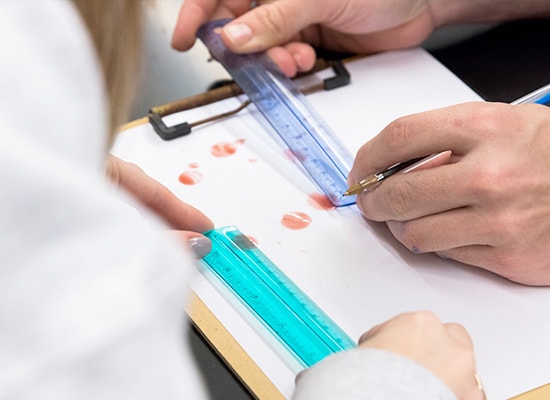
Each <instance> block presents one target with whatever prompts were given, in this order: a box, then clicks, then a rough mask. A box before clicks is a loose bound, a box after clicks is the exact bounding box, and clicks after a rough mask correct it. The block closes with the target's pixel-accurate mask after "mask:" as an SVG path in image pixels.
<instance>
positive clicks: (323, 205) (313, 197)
mask: <svg viewBox="0 0 550 400" xmlns="http://www.w3.org/2000/svg"><path fill="white" fill-rule="evenodd" d="M307 202H308V203H309V205H310V206H312V207H313V208H317V209H318V210H332V209H333V208H335V206H334V204H333V203H332V201H330V199H329V198H328V196H327V195H325V194H321V193H312V194H310V195H309V197H308V198H307Z"/></svg>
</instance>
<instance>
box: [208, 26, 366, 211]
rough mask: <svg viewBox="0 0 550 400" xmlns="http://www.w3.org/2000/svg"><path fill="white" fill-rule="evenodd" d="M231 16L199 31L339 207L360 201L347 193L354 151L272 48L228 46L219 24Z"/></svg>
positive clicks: (210, 49) (213, 51)
mask: <svg viewBox="0 0 550 400" xmlns="http://www.w3.org/2000/svg"><path fill="white" fill-rule="evenodd" d="M228 21H229V20H228V19H224V20H217V21H211V22H208V23H206V24H204V25H203V26H201V28H200V29H199V31H198V33H197V36H198V37H199V38H200V39H201V40H202V41H203V43H204V44H205V45H206V47H207V48H208V50H209V51H210V53H211V54H212V57H213V58H215V59H216V60H218V61H219V62H220V63H221V64H222V65H223V66H224V68H225V69H226V70H227V71H228V72H229V74H230V75H231V76H232V78H233V79H234V80H235V82H236V83H237V84H238V85H239V86H240V88H241V89H242V90H243V91H244V93H245V94H246V95H247V96H248V98H249V99H250V100H251V101H252V102H253V103H254V105H255V106H256V107H257V108H258V109H259V110H260V112H261V113H262V114H263V116H264V117H265V118H266V119H267V121H268V122H269V124H270V125H271V126H272V127H273V128H274V130H275V132H276V133H277V134H278V136H279V137H280V138H281V139H282V140H283V141H284V142H285V144H286V145H287V146H288V148H289V149H290V150H291V151H292V152H293V153H294V155H295V156H296V159H297V160H298V161H299V162H300V163H301V164H302V166H303V167H304V169H305V170H306V171H307V173H308V174H309V175H310V176H311V178H312V179H313V181H314V182H315V183H316V184H317V186H318V187H319V188H320V189H321V190H322V191H323V192H324V193H325V194H326V195H327V197H328V198H329V199H330V200H331V201H332V203H333V204H334V205H335V206H346V205H350V204H354V203H355V196H350V197H344V196H343V193H344V192H345V191H346V190H347V181H346V179H347V176H348V173H349V171H350V169H351V165H352V162H353V157H352V156H351V154H350V153H349V152H348V151H346V149H345V148H344V146H342V144H341V143H340V142H339V141H338V140H337V139H336V137H335V135H334V134H333V133H332V132H331V131H330V129H329V127H328V126H327V124H326V123H325V122H324V121H323V120H322V119H321V118H320V117H319V116H318V115H317V114H316V113H315V111H314V110H313V108H312V107H311V106H310V105H309V104H308V103H307V101H306V99H305V96H304V95H303V94H302V93H301V92H300V90H299V89H298V87H297V86H296V85H295V84H294V82H292V81H291V80H290V79H289V78H287V77H286V76H285V75H284V74H283V73H282V72H281V71H280V70H279V68H278V67H277V65H275V63H274V62H273V61H271V59H270V58H269V57H268V56H267V54H266V53H264V52H262V53H254V54H244V55H239V54H235V53H233V52H231V51H230V50H229V49H227V47H226V46H225V45H224V44H223V42H222V40H221V37H220V35H219V34H218V33H217V32H215V29H216V28H219V27H221V26H223V25H225V24H226V23H227V22H228Z"/></svg>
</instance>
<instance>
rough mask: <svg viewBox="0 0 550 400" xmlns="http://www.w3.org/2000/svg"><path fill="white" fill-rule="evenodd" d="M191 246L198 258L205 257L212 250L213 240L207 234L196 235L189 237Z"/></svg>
mask: <svg viewBox="0 0 550 400" xmlns="http://www.w3.org/2000/svg"><path fill="white" fill-rule="evenodd" d="M189 247H190V248H191V250H192V251H193V253H195V256H196V257H197V258H203V257H204V256H205V255H207V254H208V253H210V250H212V242H211V241H210V239H208V238H207V237H206V236H194V237H192V238H191V239H189Z"/></svg>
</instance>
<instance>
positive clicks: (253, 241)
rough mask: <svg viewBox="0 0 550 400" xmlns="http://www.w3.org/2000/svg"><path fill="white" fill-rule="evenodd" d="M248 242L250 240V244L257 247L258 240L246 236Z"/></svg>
mask: <svg viewBox="0 0 550 400" xmlns="http://www.w3.org/2000/svg"><path fill="white" fill-rule="evenodd" d="M246 237H247V238H248V240H250V241H251V242H252V243H254V245H255V246H258V239H256V238H255V237H254V236H248V235H247V236H246Z"/></svg>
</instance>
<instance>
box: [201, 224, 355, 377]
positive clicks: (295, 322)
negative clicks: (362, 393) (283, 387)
mask: <svg viewBox="0 0 550 400" xmlns="http://www.w3.org/2000/svg"><path fill="white" fill-rule="evenodd" d="M206 236H208V237H209V238H210V240H211V241H212V250H211V251H210V253H209V254H208V255H206V257H204V258H203V260H202V261H201V264H202V266H203V267H204V268H206V269H207V270H208V271H209V272H211V273H212V274H211V275H213V276H214V277H215V278H216V279H217V280H218V281H220V282H222V283H223V285H224V286H225V287H227V288H228V289H229V291H230V292H231V293H233V294H234V295H235V296H236V298H238V299H239V300H240V301H241V302H242V304H244V305H245V309H247V310H249V311H250V313H251V314H252V315H253V316H254V318H256V319H257V320H259V321H260V322H261V324H262V325H263V326H265V327H266V328H267V331H268V332H269V333H270V334H272V335H273V336H274V337H275V338H276V339H277V340H278V342H279V343H281V344H282V345H283V348H285V349H286V350H287V351H288V353H289V354H290V356H292V357H293V359H295V360H296V361H297V362H298V363H299V364H300V365H302V366H303V367H310V366H312V365H313V364H315V363H316V362H318V361H320V360H322V359H323V358H324V357H326V356H328V355H330V354H333V353H336V352H339V351H342V350H345V349H351V348H354V347H355V346H356V344H355V342H354V341H353V340H351V338H350V337H349V336H348V335H347V334H346V333H345V332H344V331H343V330H342V329H341V328H340V327H339V326H338V325H337V324H336V323H335V322H334V321H333V320H332V319H331V318H330V317H328V316H327V315H326V314H325V313H324V312H323V311H322V310H321V309H320V308H319V307H318V306H317V305H316V304H315V303H314V302H313V301H312V300H311V299H310V298H309V297H308V296H307V295H306V294H305V293H304V292H303V291H302V290H301V289H300V288H299V287H298V286H297V285H296V284H294V283H293V282H292V281H291V280H290V279H289V278H288V277H287V276H286V275H285V274H284V273H283V272H282V271H281V270H280V269H279V268H278V267H277V266H276V265H275V264H274V263H273V262H272V261H271V260H270V259H269V258H268V257H267V256H266V255H265V254H264V253H262V252H261V251H260V249H259V248H258V247H256V246H255V245H254V243H252V242H251V241H250V240H249V239H248V237H246V236H245V235H244V234H243V233H241V231H240V230H239V229H238V228H236V227H234V226H227V227H223V228H218V229H214V230H211V231H209V232H207V233H206ZM287 355H288V354H287ZM283 358H284V357H283Z"/></svg>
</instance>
